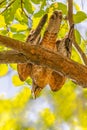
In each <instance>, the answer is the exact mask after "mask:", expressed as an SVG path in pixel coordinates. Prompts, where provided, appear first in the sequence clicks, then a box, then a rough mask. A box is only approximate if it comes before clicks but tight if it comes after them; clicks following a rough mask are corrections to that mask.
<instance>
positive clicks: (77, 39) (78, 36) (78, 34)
mask: <svg viewBox="0 0 87 130" xmlns="http://www.w3.org/2000/svg"><path fill="white" fill-rule="evenodd" d="M74 33H75V39H76V42H77V43H78V44H80V43H81V35H80V33H79V31H78V30H77V29H75V32H74Z"/></svg>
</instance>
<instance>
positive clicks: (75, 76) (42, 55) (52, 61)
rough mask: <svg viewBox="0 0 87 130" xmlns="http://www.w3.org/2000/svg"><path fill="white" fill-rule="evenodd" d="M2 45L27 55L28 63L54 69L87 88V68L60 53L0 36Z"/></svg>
mask: <svg viewBox="0 0 87 130" xmlns="http://www.w3.org/2000/svg"><path fill="white" fill-rule="evenodd" d="M0 42H1V43H0V44H3V45H5V46H7V47H10V48H12V49H14V50H16V51H19V52H21V53H23V54H24V55H26V58H27V61H28V62H32V63H34V64H37V65H42V66H46V67H50V68H52V69H54V71H56V72H58V73H61V74H62V75H65V76H67V77H68V78H71V79H72V80H73V81H74V82H76V83H77V84H79V85H82V86H83V87H87V67H86V66H84V65H81V64H78V63H77V62H74V61H72V60H70V59H67V58H66V57H63V56H61V55H60V54H59V53H54V52H51V51H49V50H47V49H45V48H42V47H41V46H40V45H38V46H36V45H29V44H24V42H20V41H17V40H14V39H11V38H8V37H5V36H1V35H0Z"/></svg>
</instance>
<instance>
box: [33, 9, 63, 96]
mask: <svg viewBox="0 0 87 130" xmlns="http://www.w3.org/2000/svg"><path fill="white" fill-rule="evenodd" d="M61 21H62V13H61V11H54V12H53V14H52V15H51V17H50V20H49V22H48V26H47V28H46V31H45V33H44V37H43V39H42V41H41V43H40V45H41V46H42V47H44V48H47V49H49V50H52V51H57V48H56V38H57V33H58V31H59V28H60V24H61ZM52 72H53V70H52V69H50V68H46V67H41V66H37V65H34V66H33V69H32V77H33V88H32V91H33V92H34V96H35V97H36V96H37V95H38V93H39V92H40V91H41V90H42V89H43V88H44V87H45V86H46V85H47V84H49V82H50V80H51V77H52V76H51V75H52ZM53 76H54V74H53ZM55 77H56V76H55ZM57 77H58V76H57ZM59 78H60V75H59ZM63 80H64V79H63ZM55 81H56V80H54V84H55ZM51 87H53V86H52V85H51Z"/></svg>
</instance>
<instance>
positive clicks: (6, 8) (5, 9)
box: [0, 0, 15, 14]
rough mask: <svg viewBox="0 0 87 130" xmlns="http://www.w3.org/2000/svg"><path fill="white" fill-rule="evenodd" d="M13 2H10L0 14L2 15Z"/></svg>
mask: <svg viewBox="0 0 87 130" xmlns="http://www.w3.org/2000/svg"><path fill="white" fill-rule="evenodd" d="M14 2H15V0H13V1H12V2H10V4H9V5H8V6H6V8H5V9H4V10H3V11H2V12H1V13H0V14H2V13H4V12H5V11H6V10H7V9H8V8H9V7H10V6H11V5H12V4H13V3H14Z"/></svg>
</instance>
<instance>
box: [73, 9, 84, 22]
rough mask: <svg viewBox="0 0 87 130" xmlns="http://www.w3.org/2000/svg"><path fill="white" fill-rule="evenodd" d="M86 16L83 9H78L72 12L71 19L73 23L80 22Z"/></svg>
mask: <svg viewBox="0 0 87 130" xmlns="http://www.w3.org/2000/svg"><path fill="white" fill-rule="evenodd" d="M86 18H87V15H86V13H84V12H83V11H78V12H77V13H76V14H74V16H73V19H74V23H81V22H82V21H83V20H85V19H86Z"/></svg>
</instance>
